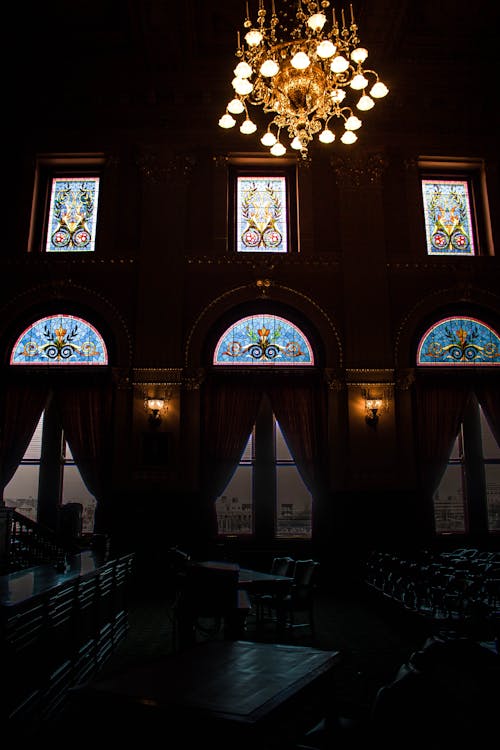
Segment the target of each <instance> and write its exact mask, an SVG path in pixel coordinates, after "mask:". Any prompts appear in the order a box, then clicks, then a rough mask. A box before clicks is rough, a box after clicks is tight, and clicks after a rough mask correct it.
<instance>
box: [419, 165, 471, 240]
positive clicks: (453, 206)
mask: <svg viewBox="0 0 500 750" xmlns="http://www.w3.org/2000/svg"><path fill="white" fill-rule="evenodd" d="M422 194H423V200H424V214H425V230H426V240H427V254H428V255H474V239H473V235H472V219H471V208H470V199H469V190H468V185H467V182H466V181H465V180H422Z"/></svg>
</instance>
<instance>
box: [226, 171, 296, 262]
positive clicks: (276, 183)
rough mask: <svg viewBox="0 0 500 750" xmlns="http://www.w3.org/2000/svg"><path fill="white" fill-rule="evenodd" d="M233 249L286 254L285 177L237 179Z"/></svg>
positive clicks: (242, 251) (241, 251)
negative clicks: (234, 241)
mask: <svg viewBox="0 0 500 750" xmlns="http://www.w3.org/2000/svg"><path fill="white" fill-rule="evenodd" d="M236 210H237V228H236V249H237V251H238V252H240V253H245V252H252V253H254V252H266V253H286V252H287V233H286V225H287V204H286V179H285V177H238V181H237V208H236Z"/></svg>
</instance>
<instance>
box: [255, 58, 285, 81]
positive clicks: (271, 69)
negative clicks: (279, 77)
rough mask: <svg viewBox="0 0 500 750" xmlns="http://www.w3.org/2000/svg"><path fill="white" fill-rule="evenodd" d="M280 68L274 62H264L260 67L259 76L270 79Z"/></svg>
mask: <svg viewBox="0 0 500 750" xmlns="http://www.w3.org/2000/svg"><path fill="white" fill-rule="evenodd" d="M279 69H280V66H279V65H278V63H277V62H275V60H265V61H264V62H263V63H262V65H261V66H260V73H261V75H263V76H265V77H266V78H272V77H273V76H275V75H276V73H278V72H279Z"/></svg>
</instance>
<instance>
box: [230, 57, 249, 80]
mask: <svg viewBox="0 0 500 750" xmlns="http://www.w3.org/2000/svg"><path fill="white" fill-rule="evenodd" d="M233 73H234V75H235V76H237V77H238V78H249V77H250V76H251V75H252V73H253V70H252V68H251V67H250V65H249V64H248V63H247V62H245V61H244V60H242V61H241V62H239V63H238V65H237V66H236V67H235V69H234V70H233Z"/></svg>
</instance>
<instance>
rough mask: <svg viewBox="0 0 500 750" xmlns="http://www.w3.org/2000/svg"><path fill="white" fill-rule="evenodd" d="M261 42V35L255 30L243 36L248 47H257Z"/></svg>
mask: <svg viewBox="0 0 500 750" xmlns="http://www.w3.org/2000/svg"><path fill="white" fill-rule="evenodd" d="M261 41H262V34H261V33H260V31H257V29H250V31H249V32H247V33H246V34H245V42H246V43H247V44H248V46H249V47H257V46H258V45H259V44H260V43H261Z"/></svg>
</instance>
